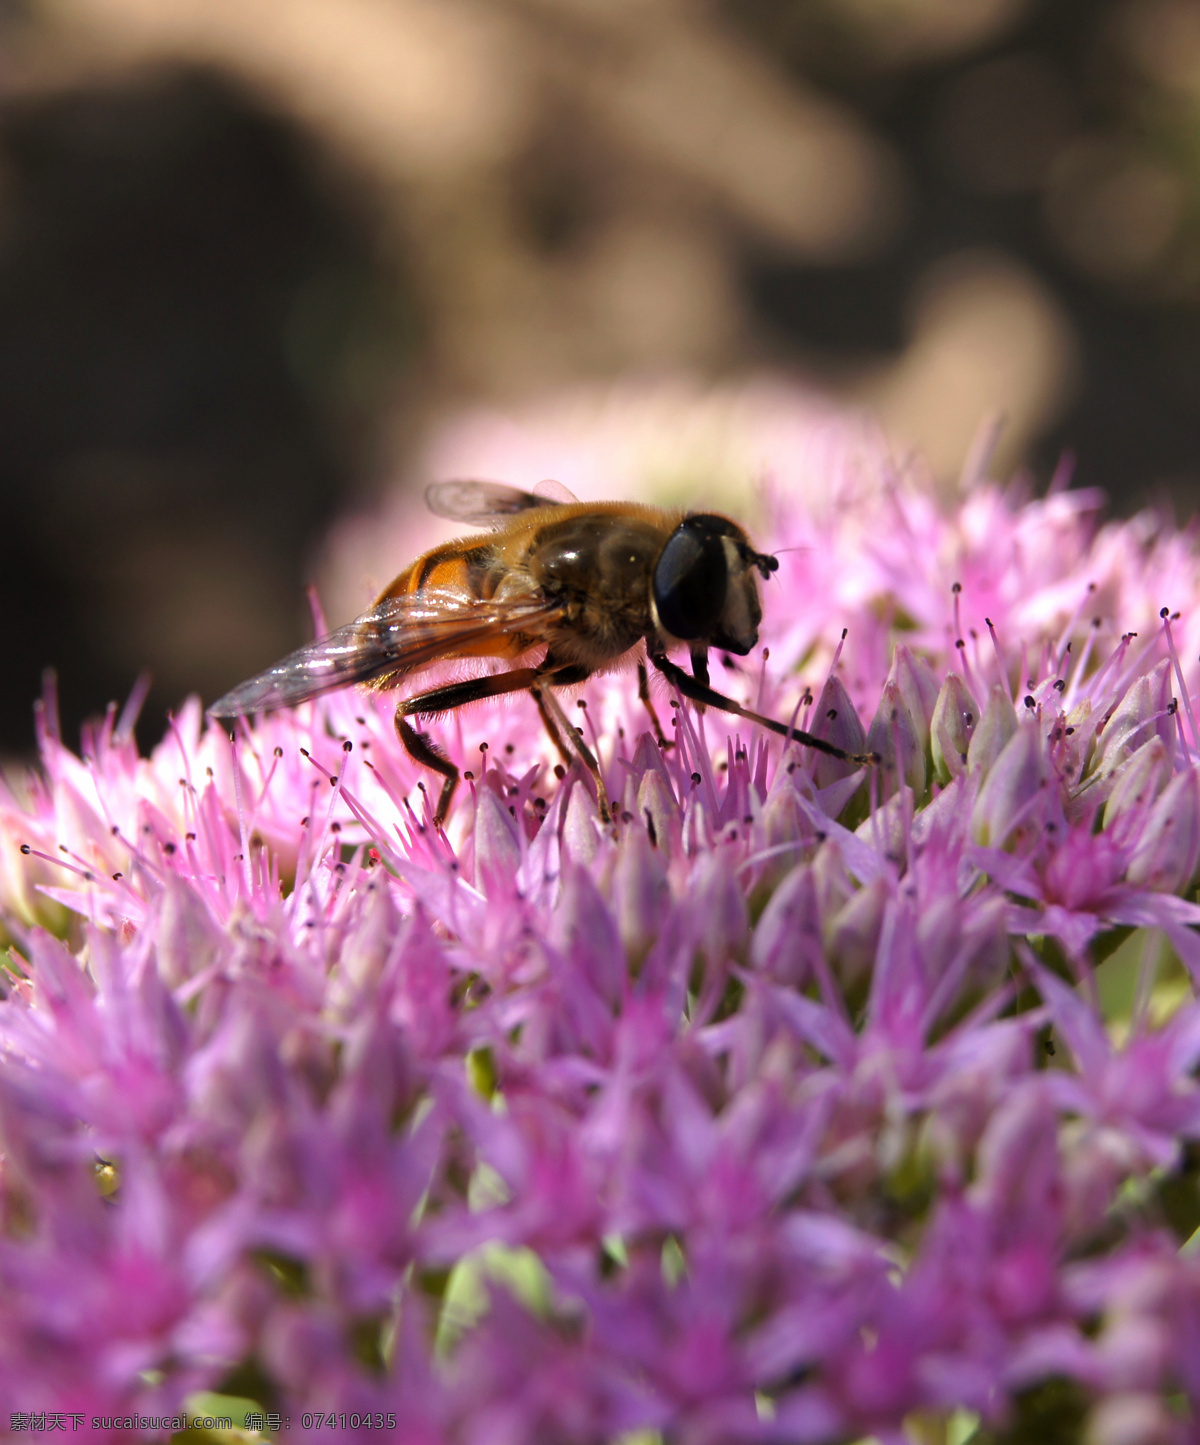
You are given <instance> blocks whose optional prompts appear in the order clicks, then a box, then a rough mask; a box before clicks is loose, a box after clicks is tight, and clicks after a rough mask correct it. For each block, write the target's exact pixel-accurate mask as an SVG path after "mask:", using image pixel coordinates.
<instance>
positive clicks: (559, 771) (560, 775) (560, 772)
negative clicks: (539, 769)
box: [554, 763, 567, 783]
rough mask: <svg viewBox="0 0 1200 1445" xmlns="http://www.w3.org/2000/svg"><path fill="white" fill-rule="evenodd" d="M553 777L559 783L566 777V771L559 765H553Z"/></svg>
mask: <svg viewBox="0 0 1200 1445" xmlns="http://www.w3.org/2000/svg"><path fill="white" fill-rule="evenodd" d="M554 776H555V777H556V778H557V779H558V781H559V782H560V783H561V782H562V780H563V779H564V778H565V777H566V776H567V770H566V768H564V767H563V765H562V764H561V763H555V764H554Z"/></svg>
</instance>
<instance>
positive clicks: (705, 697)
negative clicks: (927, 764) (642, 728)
mask: <svg viewBox="0 0 1200 1445" xmlns="http://www.w3.org/2000/svg"><path fill="white" fill-rule="evenodd" d="M650 661H651V662H652V663H653V664H654V666H655V667H657V668H658V670H659V672H661V673H662V675H663V676H664V677H665V678H666V679H667V680H668V682H671V683H674V685H675V687H676V688H678V690H679V691H680V693H682V694H683V696H684V697H686V698H690V699H691V700H692V702H702V703H707V705H708V706H709V707H719V708H720V709H721V711H722V712H731V713H733V714H734V716H735V717H744V718H748V719H749V720H750V721H751V722H756V723H758V725H759V726H760V727H764V728H769V729H770V731H771V732H773V733H778V734H779V736H780V737H783V738H791V739H792V740H793V741H795V742H798V743H803V744H804V746H805V747H808V748H815V749H816V750H817V752H819V753H828V754H829V756H830V757H831V758H843V759H844V760H845V761H846V762H850V763H877V762H878V761H879V754H878V753H848V752H847V751H846V750H845V748H839V747H836V746H835V745H834V744H833V743H827V742H826V741H825V739H824V738H817V737H813V735H812V733H805V732H801V731H800V729H799V728H793V727H789V726H788V725H787V723H781V722H776V721H775V719H774V718H770V717H763V715H762V713H757V712H751V711H750V709H749V708H748V707H743V706H742V705H741V703H740V702H734V700H733V698H731V697H726V696H725V694H724V693H721V692H717V691H716V689H715V688H711V687H707V686H706V685H705V684H704V683H702V682H700V681H699V679H698V678H694V677H690V676H689V675H688V674H687V673H686V672H684V670H683V668H682V667H677V666H676V665H675V663H673V662H672V661H671V660H670V659H669V658H667V657H662V656H656V655H655V654H654V653H651V654H650Z"/></svg>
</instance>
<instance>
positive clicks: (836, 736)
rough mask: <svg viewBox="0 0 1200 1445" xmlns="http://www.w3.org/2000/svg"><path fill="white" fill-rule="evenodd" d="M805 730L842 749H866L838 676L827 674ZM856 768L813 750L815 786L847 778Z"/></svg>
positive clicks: (848, 697) (854, 751)
mask: <svg viewBox="0 0 1200 1445" xmlns="http://www.w3.org/2000/svg"><path fill="white" fill-rule="evenodd" d="M809 732H811V733H812V735H813V736H814V737H818V738H823V739H824V740H825V741H826V742H829V743H833V744H834V745H835V746H836V747H839V748H841V749H842V750H843V752H847V753H862V752H865V751H866V747H867V735H866V733H865V732H864V731H863V725H862V722H861V720H860V719H859V716H858V713H857V711H856V710H855V707H854V704H853V703H852V702H851V701H850V694H849V693H848V692H847V691H846V689H845V688H844V687H843V686H842V682H841V679H840V678H837V677H830V678H829V679H828V680H827V681H826V683H825V686H824V687H823V688H822V689H821V696H820V697H819V698H817V705H816V707H815V708H814V709H813V717H812V726H811V727H810V728H809ZM857 767H858V764H857V763H852V762H849V761H847V760H846V759H844V758H831V757H830V756H829V755H828V753H817V754H816V759H815V765H814V767H813V780H814V781H815V783H816V785H817V787H818V788H826V787H828V786H829V784H830V783H835V782H837V780H838V779H839V778H845V777H849V775H850V774H851V773H853V772H854V771H855V770H856V769H857Z"/></svg>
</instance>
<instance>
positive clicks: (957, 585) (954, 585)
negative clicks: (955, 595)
mask: <svg viewBox="0 0 1200 1445" xmlns="http://www.w3.org/2000/svg"><path fill="white" fill-rule="evenodd" d="M950 591H951V592H961V591H962V583H961V582H951V584H950Z"/></svg>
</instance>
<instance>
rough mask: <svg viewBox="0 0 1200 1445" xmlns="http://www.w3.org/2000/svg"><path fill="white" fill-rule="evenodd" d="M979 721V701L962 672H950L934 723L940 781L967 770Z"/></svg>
mask: <svg viewBox="0 0 1200 1445" xmlns="http://www.w3.org/2000/svg"><path fill="white" fill-rule="evenodd" d="M978 722H979V705H978V704H977V703H976V701H975V699H974V698H973V697H972V696H971V694H970V693H969V692H968V691H967V687H966V684H965V683H964V682H963V680H962V678H961V677H959V675H958V673H956V672H951V673H948V674H947V676H946V681H945V682H944V683H942V690H941V692H939V693H938V695H937V702H936V703H935V704H934V708H933V718H932V721H931V723H930V745H931V748H932V751H933V767H934V771H935V772H936V773H937V777H938V781H939V782H942V783H948V782H949V781H950V779H951V778H957V777H960V776H961V775H962V774H963V773H965V772H966V771H967V749H968V748H969V747H970V746H971V737H972V735H973V734H974V732H975V728H976V726H977V724H978Z"/></svg>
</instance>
